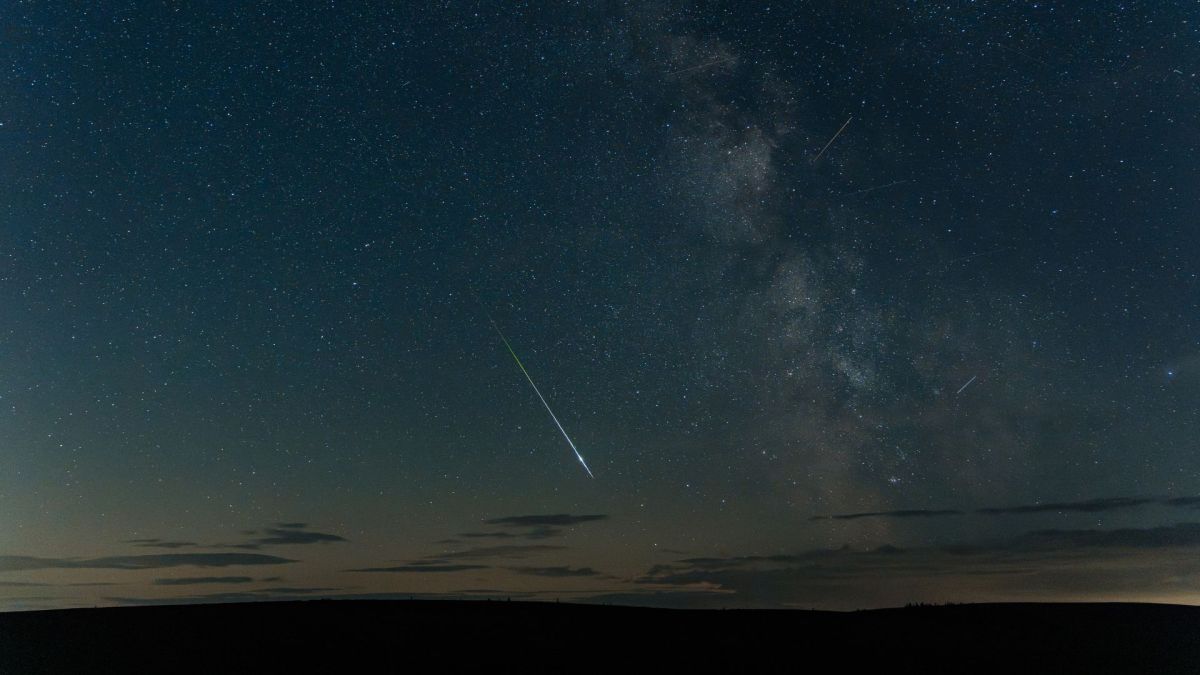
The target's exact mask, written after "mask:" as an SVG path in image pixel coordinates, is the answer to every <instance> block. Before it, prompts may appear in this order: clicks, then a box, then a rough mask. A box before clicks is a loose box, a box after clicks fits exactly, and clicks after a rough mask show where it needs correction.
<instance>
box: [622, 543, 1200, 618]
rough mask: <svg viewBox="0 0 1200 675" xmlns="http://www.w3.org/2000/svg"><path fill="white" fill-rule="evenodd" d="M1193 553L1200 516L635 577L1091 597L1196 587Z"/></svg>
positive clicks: (827, 600) (865, 600)
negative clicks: (1186, 520)
mask: <svg viewBox="0 0 1200 675" xmlns="http://www.w3.org/2000/svg"><path fill="white" fill-rule="evenodd" d="M1198 550H1200V523H1180V524H1175V525H1162V526H1156V527H1146V528H1120V529H1112V530H1100V529H1078V530H1038V531H1033V532H1028V533H1025V534H1022V535H1019V536H1015V537H1010V538H1005V539H997V540H992V541H983V542H973V543H955V544H949V545H941V546H927V547H915V548H907V549H899V548H896V547H894V546H888V545H884V546H879V547H876V548H872V549H866V550H862V549H852V548H850V547H848V546H845V547H842V548H838V549H815V550H809V551H802V552H799V553H794V554H785V555H774V556H731V557H712V558H690V559H683V560H679V561H676V562H675V563H671V564H666V565H655V566H653V567H651V568H650V569H649V570H648V571H647V572H646V574H645V575H643V576H642V577H639V578H637V579H635V581H636V582H637V583H638V584H639V585H642V586H645V587H647V588H648V589H654V592H662V591H671V590H673V589H674V590H684V591H700V592H704V593H711V592H718V591H719V592H724V593H729V594H732V595H731V597H726V598H724V599H722V600H721V602H722V603H723V604H736V605H741V606H772V605H774V606H796V605H799V606H826V607H835V608H842V609H846V608H853V607H856V606H862V605H863V604H871V605H880V604H884V605H886V604H904V603H905V602H909V601H917V600H938V601H945V600H954V601H993V600H1001V599H1007V600H1014V599H1028V600H1046V599H1058V600H1062V599H1085V598H1086V599H1092V600H1094V599H1096V598H1097V597H1114V596H1113V595H1112V594H1120V593H1136V594H1140V596H1141V597H1144V596H1145V594H1146V593H1153V594H1163V595H1170V594H1172V593H1194V592H1195V589H1194V583H1193V581H1192V580H1193V579H1194V578H1195V577H1196V575H1197V574H1200V564H1197V563H1196V553H1197V551H1198ZM1064 580H1070V583H1068V584H1065V583H1064ZM1073 593H1075V594H1074V595H1073ZM636 595H637V594H634V596H635V597H636ZM860 603H861V604H860ZM635 604H636V603H635Z"/></svg>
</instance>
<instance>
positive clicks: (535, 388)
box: [488, 315, 595, 478]
mask: <svg viewBox="0 0 1200 675" xmlns="http://www.w3.org/2000/svg"><path fill="white" fill-rule="evenodd" d="M488 321H490V322H491V323H492V328H495V329H496V334H497V335H499V336H500V341H501V342H503V343H504V346H505V347H507V348H508V353H509V354H512V357H513V361H516V362H517V367H518V368H520V369H521V373H522V374H523V375H525V379H526V380H528V381H529V386H531V387H533V393H535V394H537V397H538V399H540V400H541V402H542V405H544V406H546V412H548V413H550V419H552V420H554V426H556V427H558V430H559V431H560V432H562V435H563V438H565V439H567V444H568V445H570V446H571V451H572V452H574V453H575V459H578V460H579V464H580V465H581V466H583V470H584V471H586V472H587V475H588V478H595V476H593V475H592V470H591V469H589V468H588V465H587V462H585V461H584V460H583V455H581V454H579V448H576V447H575V441H572V440H571V437H570V436H568V435H567V430H566V429H564V428H563V425H562V423H561V422H559V421H558V416H557V415H555V414H554V411H553V410H551V409H550V404H549V403H547V402H546V397H545V396H542V391H541V390H540V389H538V386H537V385H536V384H534V383H533V378H532V377H530V376H529V371H527V370H525V365H524V364H522V363H521V359H520V357H518V356H517V353H516V352H515V351H513V348H512V345H511V344H509V343H508V338H506V337H504V331H502V330H500V325H499V324H497V323H496V320H495V319H493V318H492V317H491V315H488Z"/></svg>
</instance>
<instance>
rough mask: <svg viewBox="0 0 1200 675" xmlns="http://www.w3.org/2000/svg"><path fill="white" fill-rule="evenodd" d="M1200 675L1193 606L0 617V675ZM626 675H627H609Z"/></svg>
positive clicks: (223, 609) (404, 606) (314, 607)
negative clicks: (452, 674)
mask: <svg viewBox="0 0 1200 675" xmlns="http://www.w3.org/2000/svg"><path fill="white" fill-rule="evenodd" d="M864 667H866V668H867V671H866V672H884V673H918V672H919V673H928V672H959V673H980V672H983V673H992V672H1005V673H1041V672H1044V673H1075V672H1078V673H1200V607H1180V606H1173V605H1139V604H1079V605H1066V604H996V605H956V606H944V607H915V608H905V609H884V610H872V611H863V612H852V613H837V612H807V611H773V610H728V611H713V610H695V611H686V610H668V609H641V608H629V607H610V606H595V605H572V604H561V605H560V604H554V603H530V602H497V601H492V602H486V601H472V602H453V601H407V602H403V601H399V602H398V601H347V600H339V601H307V602H260V603H250V604H226V605H191V606H167V607H128V608H109V609H73V610H59V611H42V612H18V613H9V614H0V673H3V674H4V675H8V674H10V673H37V672H70V673H100V672H110V673H129V672H161V673H175V672H181V671H186V672H195V671H203V672H213V673H226V672H330V673H334V672H439V671H443V672H444V671H453V670H461V669H469V670H473V671H480V670H485V671H498V672H517V671H529V670H536V671H556V672H579V671H594V670H598V669H611V668H621V669H624V670H625V671H626V672H629V673H631V672H645V671H648V670H650V669H652V668H653V669H656V670H660V669H662V670H661V672H687V671H705V672H785V671H786V672H812V671H815V670H816V669H818V668H819V669H822V670H824V671H825V672H851V671H852V670H854V671H857V670H860V669H862V668H864ZM619 675H626V673H619Z"/></svg>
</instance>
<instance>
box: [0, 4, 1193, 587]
mask: <svg viewBox="0 0 1200 675" xmlns="http://www.w3.org/2000/svg"><path fill="white" fill-rule="evenodd" d="M5 15H6V17H5V19H4V21H3V28H2V29H0V101H4V102H5V103H4V105H2V106H0V186H3V187H0V319H2V321H0V465H2V467H3V468H2V470H0V513H2V514H3V516H2V517H0V608H3V609H24V608H35V607H58V606H76V605H92V604H113V603H142V602H160V601H166V600H171V599H186V600H187V601H206V600H219V599H227V598H233V597H249V598H266V597H284V596H294V595H301V596H304V595H306V594H308V595H313V594H320V595H322V596H331V595H338V596H341V595H370V596H372V597H384V596H388V595H389V594H396V595H397V596H405V597H407V596H408V595H413V594H433V595H438V594H458V595H489V594H491V595H496V596H500V595H509V596H521V595H522V594H524V595H527V596H529V597H563V598H570V599H593V600H610V601H614V602H633V603H642V604H644V603H651V604H669V605H679V606H737V605H753V606H822V607H832V608H843V607H856V606H875V605H882V604H897V603H900V604H902V603H904V602H908V601H944V600H989V599H991V600H994V599H1013V598H1015V597H1017V596H1020V597H1021V598H1027V597H1033V598H1040V599H1084V600H1097V599H1138V600H1156V599H1157V600H1169V601H1172V602H1192V603H1194V602H1196V601H1197V600H1198V599H1200V591H1198V589H1200V578H1198V577H1197V576H1196V573H1195V570H1194V568H1193V566H1192V565H1190V564H1189V563H1187V560H1188V555H1189V554H1194V552H1195V547H1196V546H1197V545H1200V538H1197V537H1196V536H1195V532H1194V530H1195V527H1196V522H1197V521H1196V519H1195V510H1194V509H1195V495H1198V494H1200V464H1198V463H1197V461H1196V457H1197V452H1198V451H1200V446H1198V441H1197V439H1200V414H1198V413H1197V410H1198V405H1197V404H1200V319H1198V317H1200V312H1198V311H1197V310H1198V309H1200V306H1198V301H1200V278H1198V277H1197V273H1198V272H1197V267H1196V261H1197V259H1200V234H1198V233H1200V230H1198V229H1197V228H1196V219H1197V216H1200V202H1198V195H1200V193H1198V192H1197V183H1196V180H1197V176H1198V175H1200V160H1197V159H1196V157H1197V153H1196V152H1195V148H1196V146H1197V143H1198V142H1200V116H1198V115H1197V113H1196V111H1197V110H1200V48H1198V40H1200V33H1198V32H1197V29H1198V25H1200V14H1198V13H1197V12H1196V11H1195V9H1194V8H1192V7H1189V6H1183V5H1178V6H1176V5H1172V4H1170V3H1140V2H1127V3H1107V2H1105V3H1099V4H1088V5H1086V6H1082V5H1079V6H1076V5H1073V4H1070V3H1056V2H1046V3H1017V2H995V3H976V2H953V3H926V2H893V3H885V4H881V5H878V6H875V7H872V8H870V10H867V9H861V8H851V7H848V6H846V5H845V3H836V2H816V3H783V4H777V5H776V4H772V5H763V6H760V7H749V6H743V5H742V4H739V3H708V2H698V3H687V2H674V1H664V2H651V3H599V4H592V3H557V4H554V5H553V6H544V7H543V6H538V5H536V4H534V5H529V4H524V3H495V4H489V3H442V4H438V5H437V6H417V5H412V6H409V5H406V4H404V3H398V4H397V3H377V2H374V3H372V2H369V3H363V4H358V5H342V4H339V3H332V2H330V3H313V4H307V5H305V6H303V7H297V6H294V5H291V4H287V3H274V2H266V3H255V4H253V5H246V6H237V7H226V6H218V5H188V6H176V5H171V4H152V5H149V6H144V5H135V4H129V3H103V5H102V6H92V5H87V6H82V5H80V6H60V5H54V6H52V5H46V4H44V3H31V2H13V3H11V6H10V7H9V9H8V11H7V12H5ZM489 315H490V316H491V317H493V318H494V319H495V321H496V322H497V324H498V325H499V326H500V327H501V328H502V330H503V331H504V334H505V336H506V337H507V339H508V340H509V341H510V342H511V343H512V347H513V349H514V351H515V352H516V354H518V355H519V357H520V359H521V362H522V363H524V364H525V367H526V368H528V370H529V374H530V377H531V378H532V379H533V380H534V381H535V382H536V383H537V386H538V387H539V388H540V389H541V391H542V393H543V394H544V395H545V397H546V399H547V401H548V403H549V405H550V406H552V407H553V409H554V411H555V414H556V415H557V416H558V418H559V419H560V421H561V423H562V425H563V427H564V429H565V431H566V432H569V434H570V436H571V439H572V440H573V441H574V443H575V444H576V445H578V447H579V451H580V452H581V453H582V455H583V456H584V457H586V458H587V463H588V466H590V467H591V470H592V471H594V472H595V479H594V480H592V479H589V478H588V476H587V474H585V473H584V472H583V471H582V470H581V468H580V466H579V465H578V463H576V461H575V458H574V457H573V455H572V453H571V449H570V448H569V447H568V446H567V444H566V442H565V441H564V439H563V437H562V435H560V434H559V433H558V430H557V429H556V428H555V426H554V423H553V421H552V420H551V419H549V417H548V416H547V415H546V411H545V409H544V408H542V407H541V404H540V403H539V401H538V399H537V398H536V396H535V395H534V393H533V392H532V391H531V390H530V388H529V386H528V384H527V383H526V382H525V381H524V378H523V376H522V374H521V372H520V370H518V369H517V367H516V366H515V364H514V363H513V361H512V358H511V357H510V356H509V354H508V352H507V350H506V349H505V347H504V345H503V344H502V343H501V342H500V340H499V339H498V338H497V336H496V334H495V332H494V331H493V329H492V327H491V325H490V323H489ZM1046 505H1051V507H1052V508H1044V507H1046ZM1081 505H1082V506H1081ZM962 547H970V551H971V553H970V555H965V556H961V557H957V558H956V557H955V555H956V552H958V551H961V550H963V548H962ZM176 555H181V556H184V557H171V556H176ZM237 556H252V557H237ZM904 556H909V557H908V558H904ZM260 565H261V566H262V567H261V568H260ZM832 567H836V568H837V569H838V570H840V571H839V572H837V573H836V574H834V573H826V572H823V571H822V570H828V569H829V568H832ZM210 568H220V569H216V570H215V573H214V574H212V575H208V572H214V570H213V569H210ZM172 575H174V576H172ZM1023 575H1024V576H1023ZM1018 581H1021V583H1018ZM80 584H88V585H86V586H81V585H80ZM101 584H102V585H101ZM31 589H32V590H31Z"/></svg>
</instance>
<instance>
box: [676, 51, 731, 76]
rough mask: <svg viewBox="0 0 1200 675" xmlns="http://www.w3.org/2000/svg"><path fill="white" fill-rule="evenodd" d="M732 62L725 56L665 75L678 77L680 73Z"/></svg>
mask: <svg viewBox="0 0 1200 675" xmlns="http://www.w3.org/2000/svg"><path fill="white" fill-rule="evenodd" d="M732 60H733V57H732V56H726V57H724V58H720V59H715V60H713V61H709V62H708V63H701V64H700V65H698V66H692V67H690V68H681V69H679V70H672V71H671V72H669V73H667V75H678V74H680V73H690V72H692V71H693V70H700V69H701V68H708V67H709V66H715V65H718V64H721V63H729V62H730V61H732Z"/></svg>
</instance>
